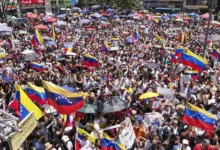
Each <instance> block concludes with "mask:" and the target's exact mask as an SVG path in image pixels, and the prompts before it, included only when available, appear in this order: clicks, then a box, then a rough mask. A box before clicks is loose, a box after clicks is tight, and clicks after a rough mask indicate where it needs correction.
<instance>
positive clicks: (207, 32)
mask: <svg viewBox="0 0 220 150" xmlns="http://www.w3.org/2000/svg"><path fill="white" fill-rule="evenodd" d="M210 1H211V8H210V10H209V20H208V26H207V29H206V35H205V41H204V45H203V57H205V56H206V49H207V41H208V35H209V28H210V23H211V19H212V10H213V6H214V0H210Z"/></svg>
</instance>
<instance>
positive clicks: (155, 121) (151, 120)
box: [144, 112, 163, 131]
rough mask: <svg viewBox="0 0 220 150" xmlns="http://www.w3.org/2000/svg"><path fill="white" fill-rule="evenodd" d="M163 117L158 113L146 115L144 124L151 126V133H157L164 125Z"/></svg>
mask: <svg viewBox="0 0 220 150" xmlns="http://www.w3.org/2000/svg"><path fill="white" fill-rule="evenodd" d="M162 121H163V116H162V115H161V114H160V113H158V112H153V113H146V114H145V116H144V122H145V123H146V124H148V125H151V131H156V130H157V128H158V127H159V126H160V125H161V124H162Z"/></svg>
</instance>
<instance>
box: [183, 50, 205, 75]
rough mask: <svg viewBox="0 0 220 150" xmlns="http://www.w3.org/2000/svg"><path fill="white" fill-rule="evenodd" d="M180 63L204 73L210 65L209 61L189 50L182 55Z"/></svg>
mask: <svg viewBox="0 0 220 150" xmlns="http://www.w3.org/2000/svg"><path fill="white" fill-rule="evenodd" d="M180 63H182V64H184V65H186V66H189V67H191V68H192V69H194V70H198V71H202V70H203V69H204V68H205V67H206V65H207V64H208V62H207V60H205V59H204V58H202V57H200V56H198V55H196V54H194V53H193V52H191V51H190V50H188V49H185V50H184V52H183V53H182V56H181V59H180Z"/></svg>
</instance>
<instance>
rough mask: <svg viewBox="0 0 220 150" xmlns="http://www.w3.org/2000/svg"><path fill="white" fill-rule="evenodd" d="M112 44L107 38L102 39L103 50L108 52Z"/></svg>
mask: <svg viewBox="0 0 220 150" xmlns="http://www.w3.org/2000/svg"><path fill="white" fill-rule="evenodd" d="M109 49H110V46H109V44H108V42H107V41H106V40H103V41H102V52H105V53H108V51H109Z"/></svg>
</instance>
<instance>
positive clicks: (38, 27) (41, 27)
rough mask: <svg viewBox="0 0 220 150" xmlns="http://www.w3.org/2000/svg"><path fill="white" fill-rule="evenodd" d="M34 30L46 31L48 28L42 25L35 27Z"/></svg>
mask: <svg viewBox="0 0 220 150" xmlns="http://www.w3.org/2000/svg"><path fill="white" fill-rule="evenodd" d="M34 28H37V29H44V30H46V29H48V27H47V26H45V25H42V24H39V25H36V26H34Z"/></svg>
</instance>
